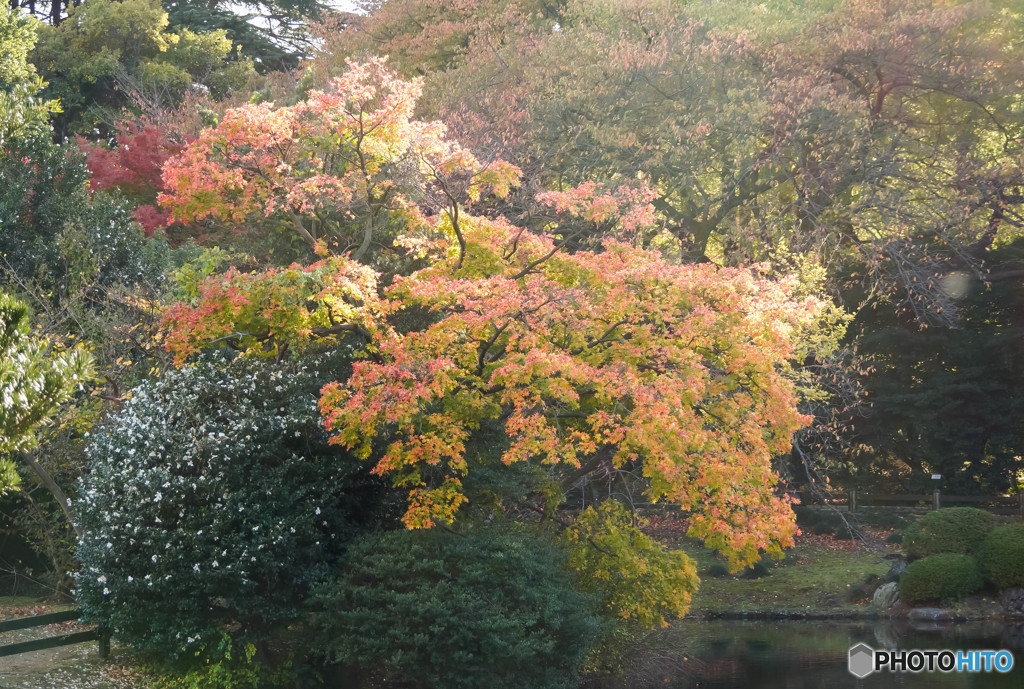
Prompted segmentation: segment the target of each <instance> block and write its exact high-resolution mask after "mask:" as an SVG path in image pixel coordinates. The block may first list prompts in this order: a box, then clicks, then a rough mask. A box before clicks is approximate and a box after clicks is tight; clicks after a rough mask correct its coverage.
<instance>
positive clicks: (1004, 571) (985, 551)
mask: <svg viewBox="0 0 1024 689" xmlns="http://www.w3.org/2000/svg"><path fill="white" fill-rule="evenodd" d="M979 554H980V558H981V570H982V572H983V573H984V575H985V578H986V579H988V580H989V581H991V582H992V583H993V584H995V585H996V586H998V587H999V588H1001V589H1007V588H1011V587H1013V586H1024V524H1008V525H1006V526H998V527H996V528H995V529H993V530H992V532H991V533H990V534H989V535H988V536H987V537H986V538H985V541H984V543H982V546H981V550H980V553H979Z"/></svg>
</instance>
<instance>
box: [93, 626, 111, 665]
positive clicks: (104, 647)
mask: <svg viewBox="0 0 1024 689" xmlns="http://www.w3.org/2000/svg"><path fill="white" fill-rule="evenodd" d="M96 631H97V632H98V633H99V642H100V658H106V657H107V656H109V655H110V630H108V629H98V630H96Z"/></svg>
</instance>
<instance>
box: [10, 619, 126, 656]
mask: <svg viewBox="0 0 1024 689" xmlns="http://www.w3.org/2000/svg"><path fill="white" fill-rule="evenodd" d="M81 616H82V611H81V610H65V611H63V612H52V613H48V614H46V615H33V616H32V617H20V618H17V619H14V620H5V621H3V622H0V633H3V632H12V631H15V630H17V629H31V628H32V627H43V626H45V625H48V624H56V623H58V622H70V621H72V620H77V619H78V618H79V617H81ZM85 641H98V642H99V647H100V648H99V651H100V658H106V657H107V656H108V655H110V634H109V633H107V632H105V631H104V630H101V629H90V630H88V631H84V632H71V633H69V634H60V635H58V636H48V637H45V638H43V639H33V640H32V641H22V642H19V643H16V644H7V645H6V646H0V658H3V657H5V656H13V655H18V654H19V653H28V652H29V651H42V650H45V649H47V648H57V647H59V646H69V645H71V644H80V643H83V642H85Z"/></svg>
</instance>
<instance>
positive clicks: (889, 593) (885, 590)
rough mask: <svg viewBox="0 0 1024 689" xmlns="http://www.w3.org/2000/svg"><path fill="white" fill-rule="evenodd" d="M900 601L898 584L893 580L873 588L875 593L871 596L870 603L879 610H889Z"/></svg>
mask: <svg viewBox="0 0 1024 689" xmlns="http://www.w3.org/2000/svg"><path fill="white" fill-rule="evenodd" d="M899 602H900V585H899V584H898V583H897V582H895V581H890V582H889V583H888V584H882V585H881V586H879V587H878V588H877V589H875V595H873V596H872V597H871V605H873V606H874V607H875V608H877V609H879V610H883V611H885V610H891V609H892V608H893V606H895V605H896V604H897V603H899Z"/></svg>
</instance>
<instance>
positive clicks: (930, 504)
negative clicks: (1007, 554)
mask: <svg viewBox="0 0 1024 689" xmlns="http://www.w3.org/2000/svg"><path fill="white" fill-rule="evenodd" d="M790 495H791V496H794V497H801V495H800V493H799V492H794V493H790ZM817 497H819V498H821V499H823V500H824V502H825V503H826V504H829V505H837V506H841V505H845V506H846V508H847V509H848V510H849V511H850V512H856V511H857V509H858V508H859V507H926V508H928V509H931V510H937V509H939V508H940V507H951V506H954V505H964V504H970V505H974V506H977V507H978V508H980V509H983V510H987V511H989V512H993V513H995V514H1019V515H1020V516H1022V517H1024V491H1022V492H1020V493H1018V494H1017V495H1015V496H1004V495H945V494H943V493H941V492H940V491H938V490H934V491H932V492H931V493H930V494H926V495H893V494H886V493H861V492H860V491H857V490H851V491H849V492H846V493H834V492H833V493H824V494H822V495H819V496H817Z"/></svg>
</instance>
